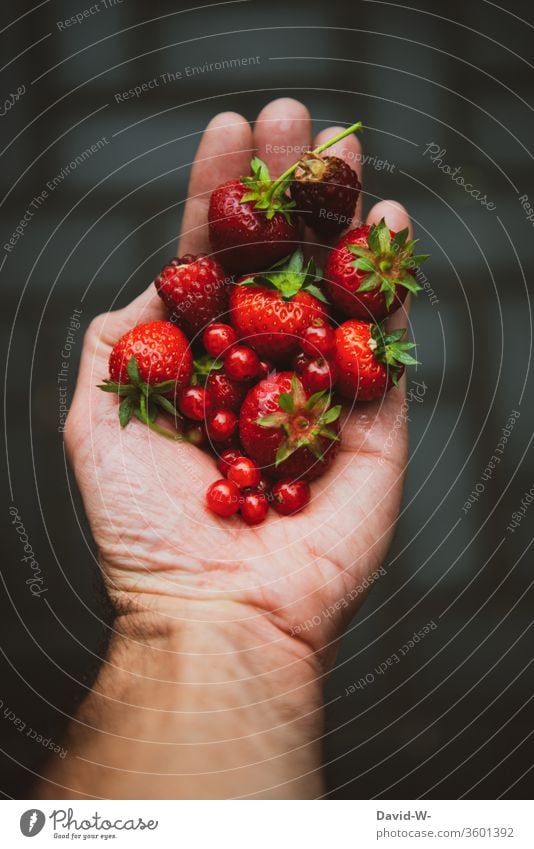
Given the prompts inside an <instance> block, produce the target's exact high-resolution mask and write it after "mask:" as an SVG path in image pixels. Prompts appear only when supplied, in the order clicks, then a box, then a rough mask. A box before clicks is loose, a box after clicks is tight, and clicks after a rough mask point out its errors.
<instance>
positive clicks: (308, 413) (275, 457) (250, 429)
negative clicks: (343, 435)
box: [239, 371, 341, 481]
mask: <svg viewBox="0 0 534 849" xmlns="http://www.w3.org/2000/svg"><path fill="white" fill-rule="evenodd" d="M340 412H341V407H340V406H336V407H331V406H330V395H329V394H328V393H327V392H317V393H315V394H314V395H311V396H310V395H309V394H308V393H307V392H306V391H305V389H304V387H303V386H302V383H301V382H300V379H299V378H298V377H297V375H296V374H294V373H293V372H290V371H282V372H278V374H272V375H271V376H270V377H267V378H265V380H261V381H260V382H259V383H257V384H256V386H254V387H253V388H252V389H251V390H250V392H249V393H248V395H247V397H246V398H245V401H244V403H243V406H242V407H241V415H240V418H239V435H240V437H241V443H242V445H243V448H244V449H245V451H246V453H247V455H248V456H249V457H251V458H252V459H253V460H254V461H255V463H256V464H257V465H258V466H259V467H260V468H261V469H262V471H263V472H264V473H265V474H267V475H269V476H271V477H275V478H278V479H282V478H288V479H290V480H297V479H303V480H308V481H310V480H313V479H314V478H317V477H319V476H320V475H322V474H323V472H325V471H326V469H327V468H328V467H329V465H330V463H331V462H332V460H333V459H334V456H335V454H336V452H337V446H338V443H339V425H338V418H339V414H340Z"/></svg>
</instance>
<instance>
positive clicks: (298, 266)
mask: <svg viewBox="0 0 534 849" xmlns="http://www.w3.org/2000/svg"><path fill="white" fill-rule="evenodd" d="M303 267H304V255H303V253H302V250H301V248H297V250H296V251H295V253H294V254H292V255H291V256H290V258H289V262H288V264H287V271H296V272H300V271H302V269H303Z"/></svg>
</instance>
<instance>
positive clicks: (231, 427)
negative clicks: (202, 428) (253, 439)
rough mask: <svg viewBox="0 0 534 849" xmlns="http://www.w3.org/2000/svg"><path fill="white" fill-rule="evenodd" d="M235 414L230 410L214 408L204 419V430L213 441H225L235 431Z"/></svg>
mask: <svg viewBox="0 0 534 849" xmlns="http://www.w3.org/2000/svg"><path fill="white" fill-rule="evenodd" d="M236 428H237V416H236V414H235V413H233V412H232V411H231V410H216V411H215V412H214V413H213V415H211V416H210V417H209V418H208V419H207V421H206V430H207V432H208V436H209V437H210V439H213V441H214V442H226V440H227V439H230V437H232V436H233V435H234V433H235V430H236Z"/></svg>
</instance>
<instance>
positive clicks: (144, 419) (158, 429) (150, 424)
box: [134, 410, 182, 442]
mask: <svg viewBox="0 0 534 849" xmlns="http://www.w3.org/2000/svg"><path fill="white" fill-rule="evenodd" d="M134 415H135V416H136V417H137V418H138V419H139V421H140V422H143V424H146V425H148V427H149V428H150V430H153V431H155V432H156V433H159V434H160V435H161V436H165V437H167V439H172V440H173V441H174V442H181V441H182V437H181V436H179V435H178V434H177V433H171V431H170V430H165V428H163V427H160V426H159V425H157V424H156V422H151V421H150V419H149V418H148V414H146V413H144V412H141V410H136V411H135V413H134Z"/></svg>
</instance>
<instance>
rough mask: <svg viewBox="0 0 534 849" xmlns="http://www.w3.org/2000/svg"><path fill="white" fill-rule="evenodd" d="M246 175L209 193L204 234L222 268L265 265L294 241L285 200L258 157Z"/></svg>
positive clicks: (295, 235)
mask: <svg viewBox="0 0 534 849" xmlns="http://www.w3.org/2000/svg"><path fill="white" fill-rule="evenodd" d="M251 170H252V176H251V177H241V178H240V179H238V180H229V181H228V182H227V183H223V185H222V186H219V187H218V188H216V189H215V191H214V192H213V193H212V195H211V198H210V205H209V210H208V223H209V238H210V243H211V247H212V249H213V251H214V252H215V253H217V255H218V257H219V258H220V261H221V262H222V263H223V264H224V267H225V268H227V269H228V271H231V272H232V273H236V274H243V273H244V272H248V271H259V270H261V269H264V268H269V267H270V266H271V265H273V263H275V262H276V261H277V260H279V259H281V258H282V257H283V256H286V255H287V254H288V253H289V251H290V250H291V248H292V247H294V244H295V243H296V242H298V231H297V228H296V226H295V224H294V222H293V220H292V217H291V213H290V209H291V207H292V206H294V204H293V203H292V201H290V200H288V199H287V198H286V196H285V193H284V187H283V186H281V187H280V189H279V190H278V191H273V187H274V186H275V184H274V183H273V182H272V180H271V177H270V175H269V170H268V168H267V166H266V165H265V163H264V162H262V161H261V159H258V158H254V159H253V160H252V162H251Z"/></svg>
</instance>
